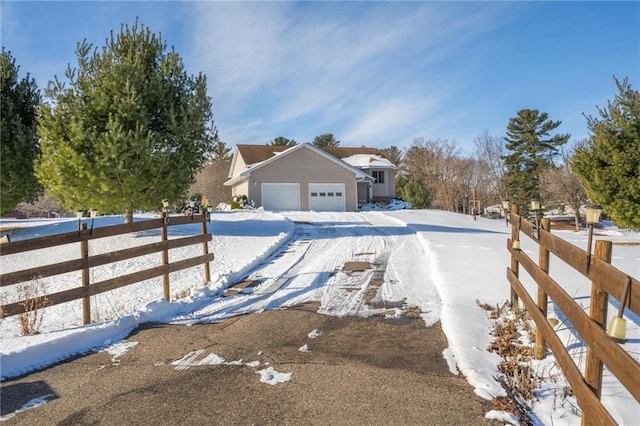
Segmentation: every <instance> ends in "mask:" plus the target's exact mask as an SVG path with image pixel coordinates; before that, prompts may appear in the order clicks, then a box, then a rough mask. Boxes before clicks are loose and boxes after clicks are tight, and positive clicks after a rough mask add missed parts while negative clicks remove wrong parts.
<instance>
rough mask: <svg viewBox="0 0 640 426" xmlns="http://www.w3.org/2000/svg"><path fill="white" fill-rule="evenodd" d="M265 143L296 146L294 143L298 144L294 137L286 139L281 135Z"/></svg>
mask: <svg viewBox="0 0 640 426" xmlns="http://www.w3.org/2000/svg"><path fill="white" fill-rule="evenodd" d="M267 145H270V146H296V145H298V142H296V140H295V139H287V138H284V137H282V136H278V137H277V138H275V139H274V140H272V141H271V142H269V143H268V144H267Z"/></svg>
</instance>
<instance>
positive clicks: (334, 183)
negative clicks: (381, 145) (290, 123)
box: [224, 143, 398, 211]
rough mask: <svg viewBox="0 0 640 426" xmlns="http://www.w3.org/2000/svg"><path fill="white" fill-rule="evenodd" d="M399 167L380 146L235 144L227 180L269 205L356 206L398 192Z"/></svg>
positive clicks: (269, 207)
mask: <svg viewBox="0 0 640 426" xmlns="http://www.w3.org/2000/svg"><path fill="white" fill-rule="evenodd" d="M397 169H398V168H397V167H396V166H395V165H394V164H392V163H391V162H390V161H389V160H388V159H387V158H386V157H385V156H384V154H382V153H381V152H380V150H378V149H375V148H341V147H317V146H315V145H311V144H308V143H306V144H301V145H296V146H293V147H288V146H272V145H236V149H235V151H234V153H233V158H232V160H231V169H230V171H229V177H230V179H229V180H228V181H226V182H225V183H224V184H225V185H226V186H231V192H232V195H233V196H242V195H245V196H247V197H248V198H249V199H251V200H253V201H254V203H255V205H256V206H262V207H264V208H265V209H266V210H314V211H356V210H357V209H358V202H366V201H378V200H388V199H390V198H392V197H394V196H395V171H396V170H397Z"/></svg>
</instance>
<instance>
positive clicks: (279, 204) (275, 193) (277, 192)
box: [260, 183, 300, 210]
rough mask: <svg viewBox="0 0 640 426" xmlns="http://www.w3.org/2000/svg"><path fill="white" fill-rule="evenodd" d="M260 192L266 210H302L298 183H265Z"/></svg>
mask: <svg viewBox="0 0 640 426" xmlns="http://www.w3.org/2000/svg"><path fill="white" fill-rule="evenodd" d="M260 193H261V198H262V206H263V207H264V209H265V210H300V184H298V183H263V184H262V185H261V188H260Z"/></svg>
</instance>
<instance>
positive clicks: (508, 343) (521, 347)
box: [476, 300, 541, 425]
mask: <svg viewBox="0 0 640 426" xmlns="http://www.w3.org/2000/svg"><path fill="white" fill-rule="evenodd" d="M476 304H477V305H478V306H479V307H480V308H482V309H484V310H485V311H487V315H488V316H489V318H491V319H492V320H493V321H494V322H493V329H492V331H491V335H492V336H494V340H493V342H492V343H491V344H490V345H489V347H488V348H487V351H489V352H495V353H496V354H497V355H498V356H500V358H502V361H501V362H500V364H498V370H499V371H500V373H501V375H500V376H499V377H496V380H497V381H498V382H499V383H500V384H501V385H502V387H503V388H504V389H505V391H506V392H507V396H505V397H499V398H495V399H494V400H493V401H492V402H493V405H494V407H495V408H496V409H498V410H503V411H507V412H510V413H513V414H514V415H516V416H518V417H519V418H520V421H521V422H522V424H525V425H528V424H531V420H530V419H529V416H528V413H529V411H530V407H529V403H530V402H531V401H532V400H533V397H534V389H535V388H536V387H537V386H538V385H539V383H540V380H541V378H540V377H537V376H536V374H535V373H534V371H533V368H532V359H533V348H532V347H531V346H528V345H526V344H524V343H523V337H527V339H528V341H529V342H532V341H534V340H535V332H534V330H533V329H532V328H531V326H530V325H529V321H528V319H527V317H528V315H527V314H526V313H525V312H523V311H521V310H517V311H515V312H511V310H510V308H511V306H510V304H509V303H508V302H505V303H504V304H502V305H496V306H495V307H494V306H491V305H489V304H486V303H481V302H480V301H477V300H476Z"/></svg>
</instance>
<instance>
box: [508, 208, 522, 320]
mask: <svg viewBox="0 0 640 426" xmlns="http://www.w3.org/2000/svg"><path fill="white" fill-rule="evenodd" d="M517 215H518V206H517V205H516V204H512V205H511V218H510V219H511V220H510V221H511V241H515V240H516V239H518V238H519V236H518V233H519V231H520V230H519V229H518V228H519V226H520V225H519V221H516V220H513V216H517ZM519 269H520V265H519V264H518V261H517V260H516V258H515V257H514V256H511V271H512V272H513V274H514V275H515V276H516V277H517V276H518V274H519ZM510 288H511V299H510V300H511V310H512V311H516V310H517V309H518V293H516V291H515V289H514V288H513V286H510Z"/></svg>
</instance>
